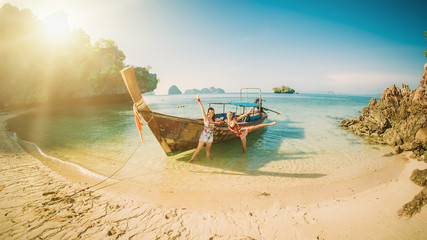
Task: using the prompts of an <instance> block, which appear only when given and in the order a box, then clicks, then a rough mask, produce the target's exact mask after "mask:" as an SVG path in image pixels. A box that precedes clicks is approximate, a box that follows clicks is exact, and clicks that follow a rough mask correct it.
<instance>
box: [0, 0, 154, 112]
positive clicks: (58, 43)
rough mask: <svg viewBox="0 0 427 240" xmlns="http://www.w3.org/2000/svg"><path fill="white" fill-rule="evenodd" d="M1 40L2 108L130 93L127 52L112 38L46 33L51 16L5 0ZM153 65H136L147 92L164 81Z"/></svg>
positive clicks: (78, 32) (73, 32) (1, 11)
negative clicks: (44, 17)
mask: <svg viewBox="0 0 427 240" xmlns="http://www.w3.org/2000/svg"><path fill="white" fill-rule="evenodd" d="M56 14H57V15H58V14H59V15H61V14H62V15H65V13H61V12H59V13H56ZM60 17H61V16H60ZM62 17H63V16H62ZM66 18H67V17H66V15H65V19H66ZM67 24H68V23H67ZM67 27H68V26H67ZM0 42H1V45H0V59H1V60H0V61H1V63H0V85H1V88H0V108H3V107H13V106H18V105H26V104H34V103H42V102H51V101H52V102H56V101H62V100H66V99H67V100H69V99H75V98H83V97H92V96H102V95H111V94H124V93H127V91H126V87H125V85H124V84H123V81H122V78H121V75H120V70H121V69H123V68H125V67H126V65H125V63H124V60H125V59H126V56H125V54H124V53H123V51H121V50H120V49H119V48H118V46H117V43H116V42H115V41H113V40H109V39H99V40H98V41H95V42H94V43H91V40H90V37H89V35H88V34H87V33H85V32H84V31H83V30H81V29H78V30H71V31H68V29H66V31H65V32H64V35H63V36H62V38H61V39H55V38H53V37H52V36H50V35H49V34H47V33H46V20H43V21H42V20H39V19H38V18H36V17H35V16H34V15H33V14H32V12H31V11H30V10H28V9H24V10H20V9H19V8H17V7H14V6H12V5H10V4H5V5H3V6H2V7H1V8H0ZM149 70H150V69H149V67H147V68H144V67H135V74H136V77H137V81H138V84H139V85H140V88H141V90H142V91H143V92H150V91H153V90H154V89H155V88H156V87H157V84H158V82H159V80H158V79H157V76H156V74H152V73H150V72H149Z"/></svg>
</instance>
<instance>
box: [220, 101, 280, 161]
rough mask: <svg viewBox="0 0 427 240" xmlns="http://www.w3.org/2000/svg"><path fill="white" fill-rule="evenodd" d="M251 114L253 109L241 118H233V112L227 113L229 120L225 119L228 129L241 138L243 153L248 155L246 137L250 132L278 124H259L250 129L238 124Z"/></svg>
mask: <svg viewBox="0 0 427 240" xmlns="http://www.w3.org/2000/svg"><path fill="white" fill-rule="evenodd" d="M251 112H253V109H251V110H250V111H249V112H247V113H245V114H243V115H240V116H239V117H237V118H236V117H234V118H233V113H232V112H228V113H227V119H225V122H226V123H227V125H228V129H230V130H231V131H232V132H234V133H235V134H236V135H237V136H238V137H240V140H241V141H242V148H243V153H246V136H247V135H248V133H249V132H252V131H254V130H257V129H260V128H263V127H268V126H273V125H276V124H277V123H276V122H272V123H264V124H258V125H255V126H249V127H240V126H239V124H238V122H239V121H240V120H241V119H242V118H244V117H246V116H247V115H249V114H250V113H251Z"/></svg>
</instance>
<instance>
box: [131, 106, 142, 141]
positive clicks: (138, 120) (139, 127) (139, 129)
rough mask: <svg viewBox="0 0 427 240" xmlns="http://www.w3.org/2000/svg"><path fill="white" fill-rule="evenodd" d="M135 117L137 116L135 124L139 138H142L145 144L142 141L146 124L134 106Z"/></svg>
mask: <svg viewBox="0 0 427 240" xmlns="http://www.w3.org/2000/svg"><path fill="white" fill-rule="evenodd" d="M133 115H134V116H135V124H136V127H137V128H138V132H139V136H140V137H141V142H144V140H143V139H142V126H144V123H142V119H141V116H140V115H139V112H138V109H137V108H136V106H135V104H134V105H133Z"/></svg>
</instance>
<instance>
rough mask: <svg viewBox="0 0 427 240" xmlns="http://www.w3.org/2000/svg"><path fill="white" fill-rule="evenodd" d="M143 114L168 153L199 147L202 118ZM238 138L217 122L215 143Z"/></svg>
mask: <svg viewBox="0 0 427 240" xmlns="http://www.w3.org/2000/svg"><path fill="white" fill-rule="evenodd" d="M140 114H141V116H142V117H143V118H144V120H145V121H146V122H147V125H148V126H149V128H150V130H151V131H152V132H153V134H154V136H155V137H156V139H157V141H158V142H159V143H160V145H161V146H162V148H163V150H164V151H165V153H166V154H168V155H170V154H174V153H177V152H181V151H187V150H190V149H194V148H196V147H197V145H198V143H199V138H200V134H201V133H202V131H203V127H204V125H203V120H202V119H189V118H180V117H176V116H170V115H166V114H162V113H157V112H146V111H140ZM266 118H267V114H266V113H262V116H261V117H260V118H259V119H257V120H255V121H251V122H243V123H241V124H239V125H240V126H242V127H244V126H253V125H257V124H260V123H263V122H264V121H265V119H266ZM233 138H237V136H236V134H234V133H233V132H232V131H230V129H228V127H227V125H226V124H225V123H215V128H214V137H213V139H214V142H213V143H214V144H216V143H220V142H224V141H227V140H230V139H233Z"/></svg>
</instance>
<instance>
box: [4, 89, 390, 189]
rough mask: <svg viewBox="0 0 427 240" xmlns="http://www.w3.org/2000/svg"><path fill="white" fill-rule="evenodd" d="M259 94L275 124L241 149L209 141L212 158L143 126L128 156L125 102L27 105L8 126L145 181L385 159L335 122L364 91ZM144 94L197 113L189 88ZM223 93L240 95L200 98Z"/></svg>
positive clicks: (87, 162)
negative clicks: (163, 142)
mask: <svg viewBox="0 0 427 240" xmlns="http://www.w3.org/2000/svg"><path fill="white" fill-rule="evenodd" d="M256 96H257V95H254V97H256ZM263 96H264V98H265V100H266V101H265V103H264V104H265V106H266V107H268V108H270V109H274V110H277V111H280V112H282V114H281V115H276V114H274V113H271V112H270V113H269V119H270V121H276V122H277V123H278V124H277V125H276V126H271V127H268V128H264V129H260V130H257V131H255V132H253V133H250V134H249V135H248V138H247V148H248V151H247V154H242V147H241V142H240V139H238V138H236V139H234V140H231V141H228V142H224V143H219V144H216V145H214V146H213V147H212V150H211V151H212V153H211V157H212V161H209V160H207V159H206V157H205V152H204V150H202V151H201V152H200V153H199V156H198V157H197V158H196V160H195V161H194V162H193V164H188V163H187V160H188V159H189V158H190V157H191V155H192V153H193V151H192V150H190V151H187V152H183V153H180V154H177V155H175V156H171V157H167V156H166V155H165V154H164V152H163V151H162V149H161V147H160V145H159V144H158V142H157V141H156V140H155V138H154V136H153V135H152V134H151V132H150V131H149V129H148V128H146V127H144V128H143V135H144V143H143V144H142V145H141V146H140V147H139V148H138V149H137V151H136V153H135V155H134V157H132V158H131V159H129V157H130V155H131V154H132V153H133V152H134V151H135V148H136V147H137V146H138V143H139V136H138V133H137V131H136V128H135V123H134V120H133V113H132V105H131V104H130V103H118V104H108V105H107V104H105V105H92V106H91V105H85V106H74V107H68V108H60V109H53V110H49V111H42V112H32V113H28V114H25V115H21V116H18V117H16V118H13V119H10V120H9V121H8V128H9V129H10V130H11V131H14V132H17V135H18V136H19V137H20V138H22V139H24V140H27V141H31V142H34V143H36V144H37V145H39V146H40V148H41V149H42V150H43V151H44V152H45V153H46V154H48V155H51V156H53V157H56V158H60V159H62V160H65V161H69V162H73V163H76V164H78V165H80V166H83V167H85V168H87V169H90V170H91V171H94V172H96V173H99V174H103V175H105V176H108V175H109V174H111V173H112V172H114V171H115V169H117V168H118V167H119V166H121V165H122V164H123V163H124V162H126V161H128V160H129V162H128V163H127V165H126V167H125V168H124V169H123V170H122V171H120V172H119V174H117V175H116V176H115V177H116V178H119V179H128V180H132V181H140V182H147V183H159V184H160V183H161V182H163V183H166V182H169V183H172V182H173V184H177V183H180V184H184V185H185V182H188V181H194V179H192V178H193V177H195V176H197V178H200V175H203V178H204V177H207V178H215V176H223V177H224V176H246V177H254V176H255V177H257V178H259V177H266V178H284V179H293V180H295V179H326V178H334V179H339V178H349V177H352V176H355V175H360V174H362V173H363V172H364V171H367V169H372V168H377V167H381V166H383V165H385V164H387V162H386V160H385V159H384V158H383V157H382V155H383V154H384V150H382V148H375V147H373V146H369V145H366V144H365V143H364V142H363V140H361V139H360V138H359V137H356V136H354V135H353V134H351V133H349V132H347V131H344V130H342V129H340V128H339V121H340V120H341V119H343V118H352V117H354V116H357V114H358V113H357V112H358V111H359V110H361V109H362V108H363V107H364V106H366V105H367V104H368V103H369V100H370V98H368V97H351V96H337V95H314V94H299V95H281V94H279V95H274V94H264V95H263ZM145 99H146V101H147V103H148V105H149V106H150V108H151V109H152V110H153V111H158V112H161V113H166V114H170V115H176V116H181V117H195V118H199V117H200V108H199V106H198V104H196V102H195V101H194V100H193V96H188V95H182V96H146V97H145ZM230 100H234V101H238V100H239V95H238V94H223V95H206V96H202V101H203V103H205V105H206V106H207V104H206V103H207V102H220V101H230ZM182 105H183V106H184V107H180V108H178V107H177V106H182ZM227 110H229V109H226V111H227ZM220 111H221V110H220V109H217V110H216V112H217V113H219V112H220ZM175 175H176V176H175ZM165 179H167V181H166V180H165Z"/></svg>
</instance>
